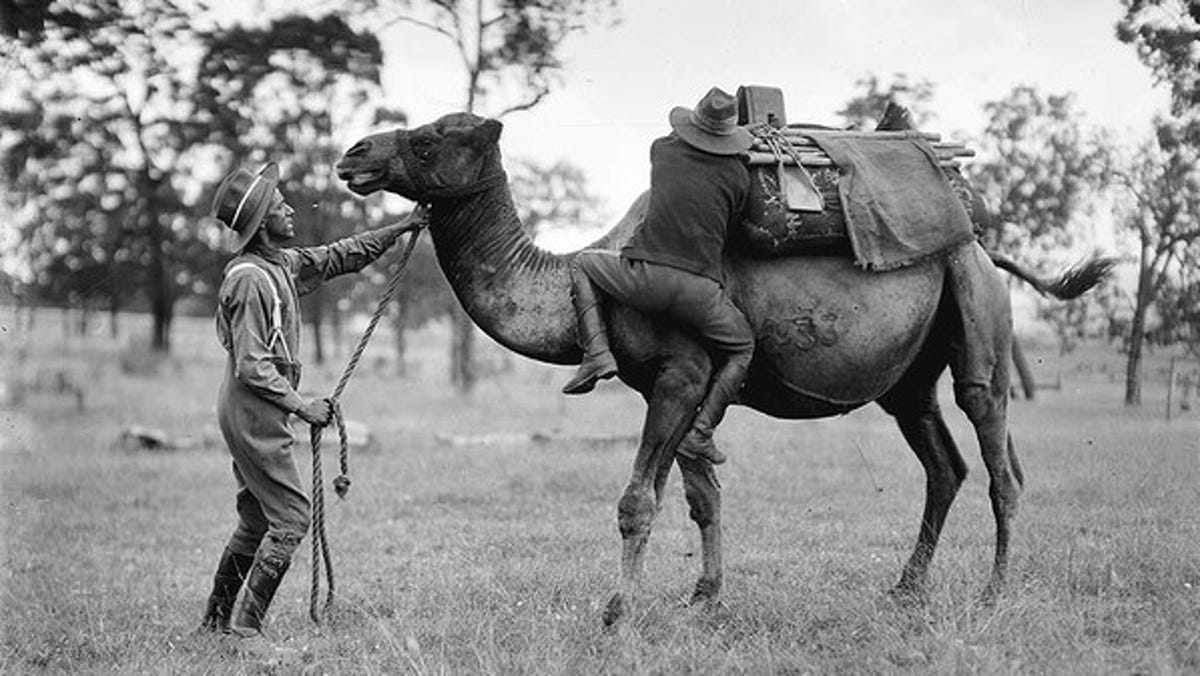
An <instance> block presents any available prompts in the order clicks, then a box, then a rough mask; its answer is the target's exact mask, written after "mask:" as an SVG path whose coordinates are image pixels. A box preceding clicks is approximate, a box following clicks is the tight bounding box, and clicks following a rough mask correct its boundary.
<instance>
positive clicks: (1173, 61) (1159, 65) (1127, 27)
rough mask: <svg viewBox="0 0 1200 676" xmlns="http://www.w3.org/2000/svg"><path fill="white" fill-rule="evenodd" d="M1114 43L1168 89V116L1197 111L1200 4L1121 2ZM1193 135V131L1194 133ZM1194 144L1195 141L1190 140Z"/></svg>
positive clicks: (1193, 0)
mask: <svg viewBox="0 0 1200 676" xmlns="http://www.w3.org/2000/svg"><path fill="white" fill-rule="evenodd" d="M1121 5H1122V6H1123V7H1124V8H1125V14H1124V15H1123V16H1122V17H1121V19H1120V20H1119V21H1118V22H1117V39H1118V40H1120V41H1121V42H1124V43H1126V44H1131V45H1133V46H1134V48H1135V49H1137V54H1138V58H1139V59H1141V61H1142V63H1144V64H1146V66H1148V67H1149V68H1150V70H1151V72H1153V73H1154V77H1155V79H1156V80H1157V81H1158V82H1159V83H1165V84H1167V85H1168V86H1169V87H1170V88H1171V114H1173V115H1175V116H1184V115H1185V114H1187V113H1189V111H1194V110H1195V109H1196V108H1197V107H1200V49H1197V47H1196V45H1197V44H1200V0H1121ZM1193 131H1194V130H1193ZM1192 142H1196V137H1195V136H1193V137H1192Z"/></svg>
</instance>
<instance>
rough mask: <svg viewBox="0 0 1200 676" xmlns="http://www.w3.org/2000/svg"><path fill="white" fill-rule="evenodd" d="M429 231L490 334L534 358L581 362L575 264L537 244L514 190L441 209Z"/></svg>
mask: <svg viewBox="0 0 1200 676" xmlns="http://www.w3.org/2000/svg"><path fill="white" fill-rule="evenodd" d="M429 231H430V234H431V235H432V236H433V243H434V247H435V248H436V249H437V257H438V262H439V263H440V264H441V266H442V271H443V272H444V273H445V275H446V279H447V280H448V281H449V282H450V286H451V288H453V289H454V293H455V295H456V296H458V300H459V302H460V303H462V306H463V308H464V309H465V310H466V311H467V314H468V315H469V316H470V317H471V319H472V320H474V322H475V323H476V324H478V325H479V327H480V328H481V329H483V331H484V332H485V333H487V334H488V335H489V336H491V337H492V338H493V339H495V340H496V341H497V342H499V343H500V344H501V345H503V346H505V347H507V348H509V349H511V350H514V351H515V352H518V353H520V354H522V355H525V356H527V357H530V358H533V359H538V360H541V361H547V362H552V363H556V364H571V363H578V361H579V349H578V347H576V345H575V313H574V310H573V308H572V306H571V295H570V289H571V284H570V273H569V269H568V261H567V259H566V258H564V257H562V256H557V255H555V254H552V253H550V252H548V251H545V250H543V249H541V248H539V247H538V246H537V245H535V244H534V243H533V241H532V240H531V239H530V237H529V235H528V234H526V233H525V231H524V230H523V229H522V228H521V222H520V219H519V218H518V216H517V210H516V208H515V207H514V206H513V202H512V196H511V194H510V193H509V190H508V186H506V185H501V186H498V187H495V188H490V189H487V190H485V191H484V192H481V193H478V194H475V195H471V196H469V197H464V198H458V199H454V200H445V201H438V202H435V203H434V205H433V209H432V214H431V222H430V228H429Z"/></svg>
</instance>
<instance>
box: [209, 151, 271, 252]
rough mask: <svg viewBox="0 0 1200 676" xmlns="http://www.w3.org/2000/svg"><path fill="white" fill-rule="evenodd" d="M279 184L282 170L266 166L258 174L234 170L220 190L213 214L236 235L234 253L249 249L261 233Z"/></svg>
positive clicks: (219, 187)
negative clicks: (248, 245) (236, 250)
mask: <svg viewBox="0 0 1200 676" xmlns="http://www.w3.org/2000/svg"><path fill="white" fill-rule="evenodd" d="M278 184H279V166H278V165H277V164H275V163H274V162H267V163H266V165H264V166H263V168H262V169H259V170H258V173H257V174H252V173H250V172H249V171H247V170H246V169H242V168H240V167H239V168H237V169H234V170H233V171H232V172H230V173H229V175H228V176H226V177H225V178H224V180H222V181H221V184H220V185H219V186H217V193H216V195H215V196H214V197H213V210H212V214H213V216H215V217H216V218H217V220H219V221H221V222H222V223H224V224H225V226H226V227H228V228H229V229H230V230H232V231H233V234H234V245H233V248H234V249H241V248H242V247H244V246H246V242H249V241H250V238H251V237H253V236H254V233H256V232H258V227H259V226H260V225H262V220H263V215H264V214H266V213H267V207H269V206H271V197H272V196H274V195H275V186H276V185H278Z"/></svg>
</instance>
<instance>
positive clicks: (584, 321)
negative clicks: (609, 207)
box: [563, 87, 754, 464]
mask: <svg viewBox="0 0 1200 676" xmlns="http://www.w3.org/2000/svg"><path fill="white" fill-rule="evenodd" d="M669 119H670V123H671V128H672V129H673V133H671V134H670V135H668V136H665V137H663V138H660V139H657V140H655V141H654V143H653V144H652V145H651V146H650V166H651V168H650V204H649V207H648V210H647V213H646V219H645V221H644V222H643V223H642V225H641V227H640V228H639V229H638V230H637V231H636V232H635V233H634V235H633V237H632V238H631V239H630V240H629V243H628V244H626V245H625V246H624V247H623V248H622V249H621V251H620V253H619V254H618V253H616V252H613V251H601V250H596V249H589V250H585V251H581V252H579V253H578V254H577V255H576V256H575V259H574V260H573V262H572V265H571V282H572V298H573V300H574V303H575V311H576V314H577V316H578V321H579V342H580V347H581V348H583V363H582V364H580V366H579V371H578V372H577V373H576V374H575V377H574V378H572V379H571V381H570V382H568V383H567V384H566V386H565V387H563V392H565V393H566V394H583V393H585V392H590V391H591V390H592V388H593V387H594V386H595V384H596V382H597V381H599V380H602V379H605V378H611V377H612V376H614V375H615V374H616V372H617V364H616V361H615V360H614V359H613V356H612V353H610V352H609V348H608V337H607V336H606V334H605V328H604V324H603V320H602V318H601V315H600V308H599V301H598V300H597V296H596V288H595V287H599V289H600V290H602V291H603V292H604V293H606V294H608V295H609V296H611V297H612V298H613V299H614V300H616V301H617V302H619V303H623V304H625V305H628V306H629V307H632V308H635V309H637V310H640V311H642V312H647V313H658V314H663V315H666V316H668V317H670V318H672V319H674V320H677V321H679V322H681V323H682V324H684V325H686V326H687V328H689V329H691V330H692V331H694V332H695V333H696V334H697V335H698V336H699V337H700V338H701V340H702V341H703V342H704V343H705V345H706V347H708V348H710V349H712V350H715V351H716V352H718V353H720V355H721V356H723V357H724V359H723V360H721V361H720V362H719V364H718V367H717V370H716V372H715V374H714V375H713V377H712V380H711V382H710V384H709V389H708V393H707V394H706V396H705V398H704V401H703V403H702V404H701V405H700V409H699V413H698V414H697V416H696V420H695V422H694V423H693V425H692V427H691V429H690V430H689V431H688V433H687V435H686V436H685V437H684V438H683V440H682V441H681V442H680V444H679V448H678V449H677V451H676V452H678V453H680V454H682V455H684V456H687V457H703V458H706V459H708V460H709V461H710V462H712V463H714V464H720V463H722V462H724V461H725V456H724V455H723V454H721V452H720V451H718V450H717V448H716V446H715V445H713V441H712V433H713V429H715V428H716V426H717V424H718V423H719V422H720V421H721V418H722V417H723V416H724V414H725V409H726V407H728V406H729V404H730V403H731V402H732V401H733V399H734V397H735V396H736V395H737V393H738V391H739V390H740V389H741V387H742V384H743V382H744V381H745V378H746V373H747V371H748V369H749V366H750V358H751V357H752V356H753V354H754V332H753V331H752V329H751V327H750V323H749V322H748V321H747V320H746V317H745V316H744V315H743V314H742V313H741V311H740V310H738V308H737V307H736V306H735V305H734V304H733V302H732V301H731V300H730V298H729V295H728V293H727V292H726V290H725V271H724V268H723V266H722V254H723V252H724V249H725V241H726V236H727V234H728V232H729V229H730V225H731V224H734V223H736V222H737V221H739V220H741V219H742V218H743V217H744V216H745V215H746V210H747V207H748V204H749V195H750V186H751V179H750V172H749V170H748V169H747V168H746V165H745V164H744V163H743V161H742V160H741V159H740V158H739V157H738V155H739V154H740V153H743V152H745V151H747V150H749V149H750V146H751V144H752V143H753V141H754V137H753V136H752V135H751V134H750V132H749V131H747V130H746V129H745V128H743V127H740V126H738V124H737V102H736V100H735V99H734V97H732V96H730V95H729V94H727V93H726V92H724V91H722V90H720V89H718V88H716V87H714V88H712V89H711V90H709V92H708V93H707V94H705V95H704V98H703V99H701V100H700V103H699V104H698V105H697V106H696V108H695V110H691V109H688V108H683V107H676V108H674V109H673V110H672V111H671V114H670V117H669ZM593 284H594V285H595V287H594V286H593Z"/></svg>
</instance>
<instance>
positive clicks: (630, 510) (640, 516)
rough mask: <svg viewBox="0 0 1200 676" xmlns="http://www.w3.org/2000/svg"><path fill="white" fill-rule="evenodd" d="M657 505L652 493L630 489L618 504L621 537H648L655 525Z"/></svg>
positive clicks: (618, 525)
mask: <svg viewBox="0 0 1200 676" xmlns="http://www.w3.org/2000/svg"><path fill="white" fill-rule="evenodd" d="M656 510H657V504H656V502H655V500H654V495H653V494H651V492H650V491H644V490H636V489H633V488H628V489H626V490H625V494H624V495H622V496H621V499H620V500H619V501H618V502H617V527H618V528H619V529H620V531H621V537H623V538H630V537H635V536H638V535H646V534H648V533H649V532H650V526H651V525H652V524H653V523H654V515H655V511H656Z"/></svg>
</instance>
